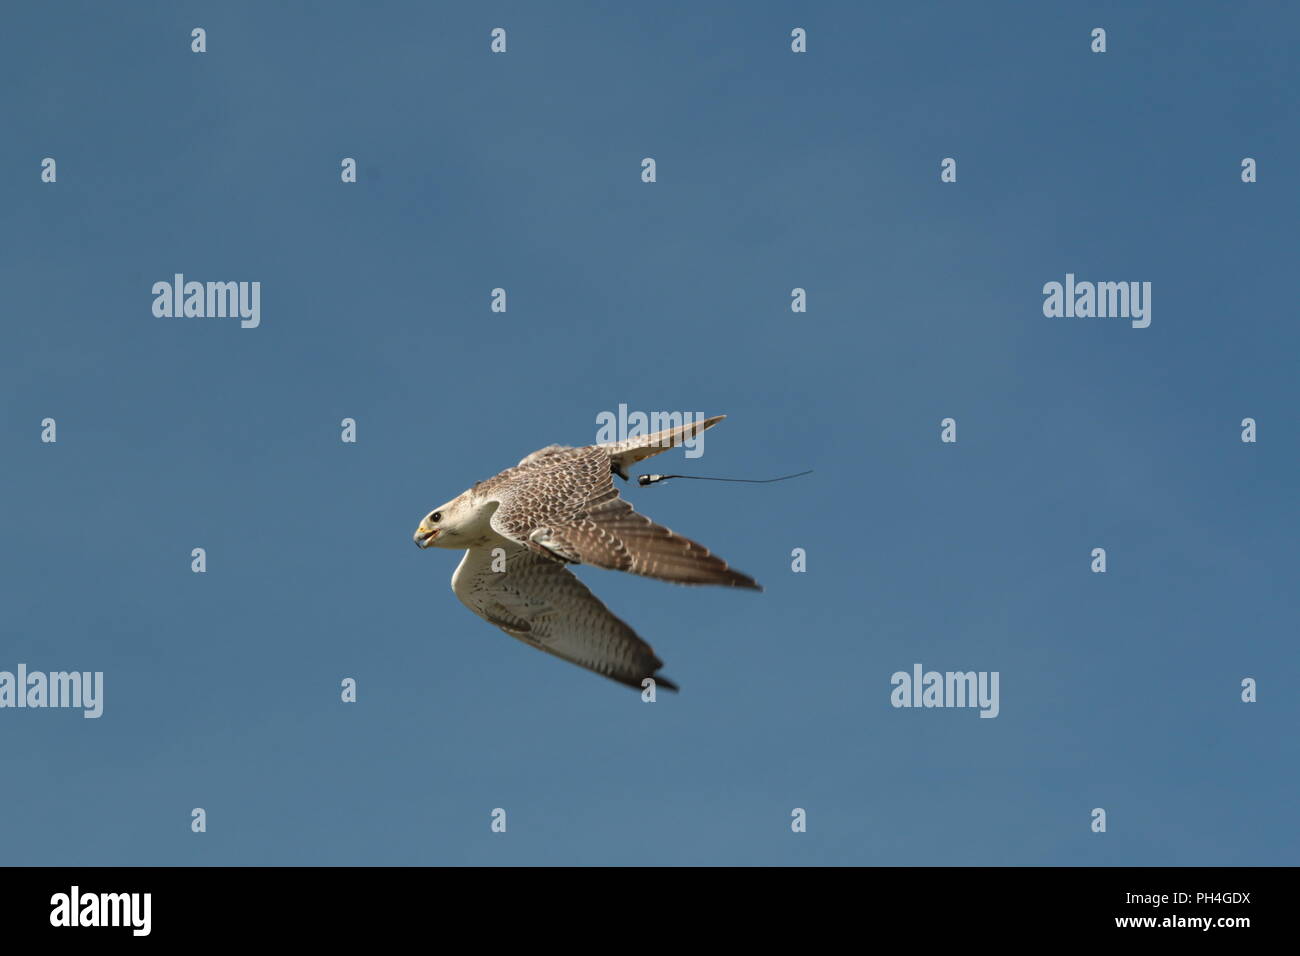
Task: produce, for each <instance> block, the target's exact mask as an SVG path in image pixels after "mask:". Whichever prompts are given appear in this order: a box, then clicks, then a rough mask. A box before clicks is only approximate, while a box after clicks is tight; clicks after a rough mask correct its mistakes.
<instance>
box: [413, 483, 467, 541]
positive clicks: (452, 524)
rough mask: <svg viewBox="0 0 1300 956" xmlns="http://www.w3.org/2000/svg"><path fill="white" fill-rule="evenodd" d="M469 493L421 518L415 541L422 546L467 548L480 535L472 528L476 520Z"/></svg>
mask: <svg viewBox="0 0 1300 956" xmlns="http://www.w3.org/2000/svg"><path fill="white" fill-rule="evenodd" d="M475 518H476V514H475V509H474V508H472V507H471V505H470V502H469V495H468V493H466V494H463V495H460V496H459V497H457V498H453V499H452V500H451V501H449V502H447V503H446V504H445V505H439V506H438V507H437V508H434V509H433V510H432V511H430V512H429V513H428V514H427V515H425V516H424V517H423V518H421V519H420V524H419V526H418V527H417V528H416V529H415V535H414V538H415V543H416V545H417V546H418V547H421V548H467V547H469V546H470V543H471V541H472V540H473V539H474V538H477V537H478V536H479V535H478V533H476V529H475V531H474V532H472V530H471V526H472V525H474V524H477V522H476V521H475Z"/></svg>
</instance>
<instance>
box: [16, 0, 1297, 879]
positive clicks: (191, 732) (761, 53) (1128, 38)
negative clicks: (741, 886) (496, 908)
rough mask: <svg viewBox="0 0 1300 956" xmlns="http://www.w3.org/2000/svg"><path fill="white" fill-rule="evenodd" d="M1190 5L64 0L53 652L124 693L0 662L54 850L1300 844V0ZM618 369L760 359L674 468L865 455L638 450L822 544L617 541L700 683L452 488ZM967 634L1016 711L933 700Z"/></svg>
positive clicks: (35, 510) (549, 854) (45, 110)
mask: <svg viewBox="0 0 1300 956" xmlns="http://www.w3.org/2000/svg"><path fill="white" fill-rule="evenodd" d="M1146 7H1147V8H1146V9H1142V10H1133V9H1129V5H1126V4H1105V3H1099V4H1082V3H1059V4H1042V5H1031V4H998V3H994V4H979V5H971V4H964V3H920V4H907V5H897V6H895V7H893V8H886V7H880V6H878V5H870V6H868V5H864V4H852V3H842V4H830V3H827V4H817V5H815V9H813V10H809V9H807V8H806V7H805V5H802V4H784V3H745V4H739V3H736V4H717V3H710V4H698V3H697V4H671V3H667V4H656V5H655V6H654V7H653V8H647V7H645V6H638V5H631V4H629V5H599V6H598V5H595V4H590V5H586V4H547V5H538V4H532V3H520V4H504V3H497V4H490V5H474V4H443V5H437V6H436V7H435V6H434V5H430V4H414V3H410V4H397V3H376V4H367V5H365V6H363V7H343V6H339V7H338V8H337V9H325V8H324V5H316V4H305V3H296V4H290V3H285V4H258V3H223V4H198V3H188V4H186V3H182V4H165V3H153V4H148V3H142V4H130V5H120V6H117V7H115V8H114V9H112V10H109V9H106V8H104V7H103V6H102V5H98V4H90V3H81V4H42V5H28V6H26V7H24V8H22V9H20V10H15V11H13V13H12V14H11V16H10V18H9V24H8V27H7V29H6V30H5V31H4V33H3V35H2V36H0V80H2V82H0V91H3V92H0V104H3V115H4V118H5V124H4V125H5V132H6V135H5V145H4V148H3V149H2V150H0V201H2V203H3V208H4V210H5V215H4V225H3V236H4V245H5V255H4V256H3V257H0V276H3V281H4V286H5V289H6V292H7V299H8V307H7V309H6V318H5V320H4V324H3V341H4V345H5V348H4V349H3V350H0V394H2V395H3V403H0V436H3V440H4V447H5V449H6V454H5V456H4V467H3V487H4V491H5V495H4V498H5V502H6V506H5V507H4V508H3V509H2V510H0V533H3V537H4V541H5V544H6V546H5V548H4V549H3V551H0V562H3V567H2V568H0V571H2V572H3V573H2V574H0V582H3V583H0V595H2V600H0V603H2V604H3V606H4V608H5V614H4V615H3V620H0V670H13V669H14V668H16V666H17V665H18V664H19V663H20V662H21V663H25V664H26V665H27V666H28V667H29V668H30V669H33V670H45V671H53V670H65V669H75V670H90V671H103V672H104V675H105V677H104V681H105V703H104V715H103V717H102V718H100V719H98V720H85V719H82V717H81V716H80V713H79V712H76V711H64V710H0V750H2V751H3V753H4V754H5V765H6V772H5V777H6V780H7V781H8V785H6V786H4V787H3V788H0V819H3V820H4V821H6V824H7V825H6V826H5V828H4V829H5V838H4V841H3V847H4V848H3V850H2V851H0V861H3V862H5V863H15V864H174V865H190V864H350V863H364V864H542V863H558V864H589V863H593V864H594V863H600V864H633V863H649V864H796V865H803V864H830V863H834V864H894V865H927V864H948V865H965V864H1049V865H1057V864H1085V865H1091V864H1097V865H1111V864H1123V865H1162V864H1172V865H1184V864H1186V865H1190V864H1293V863H1295V862H1296V860H1297V842H1298V841H1297V838H1296V826H1295V821H1294V809H1295V797H1296V792H1297V784H1298V783H1300V780H1298V778H1297V770H1296V767H1297V766H1298V765H1300V760H1298V759H1297V758H1298V757H1300V754H1298V753H1297V745H1296V736H1295V727H1296V726H1297V719H1298V718H1300V707H1298V706H1297V703H1296V698H1295V689H1296V686H1297V684H1296V682H1297V676H1298V665H1300V657H1298V655H1297V650H1296V641H1295V633H1296V628H1295V621H1296V616H1297V610H1298V608H1297V604H1298V601H1297V597H1296V588H1295V573H1296V568H1297V555H1296V543H1295V538H1296V535H1295V528H1296V519H1297V507H1296V494H1295V487H1296V481H1295V477H1296V473H1297V464H1298V463H1300V456H1298V455H1297V443H1296V429H1295V422H1294V416H1295V410H1296V407H1297V401H1296V399H1297V386H1296V382H1297V375H1296V372H1297V367H1296V361H1297V359H1296V356H1297V347H1298V346H1300V333H1297V327H1296V322H1295V314H1294V313H1295V296H1294V291H1293V282H1294V274H1295V251H1296V242H1295V223H1296V221H1297V220H1298V219H1300V215H1298V214H1300V209H1298V208H1297V206H1298V203H1297V192H1296V190H1295V187H1294V183H1293V182H1291V181H1290V176H1291V174H1290V171H1289V166H1288V164H1289V162H1290V159H1291V157H1292V156H1293V155H1294V154H1295V153H1296V152H1297V150H1298V149H1300V134H1298V133H1297V129H1300V126H1298V125H1297V118H1298V117H1297V104H1296V100H1295V95H1294V94H1295V90H1296V89H1297V88H1300V63H1298V61H1297V60H1296V58H1295V56H1294V51H1293V49H1292V47H1293V43H1292V38H1293V37H1294V35H1295V33H1296V30H1297V29H1298V28H1300V14H1297V12H1296V10H1295V8H1294V7H1293V6H1290V5H1287V4H1281V3H1277V4H1274V3H1242V4H1234V5H1231V6H1222V5H1219V4H1209V3H1192V4H1174V3H1167V4H1152V5H1146ZM196 26H202V27H204V28H205V29H206V30H207V43H208V52H206V53H204V54H201V55H199V54H194V53H192V52H190V30H191V29H192V28H193V27H196ZM497 26H500V27H504V28H505V29H506V30H507V31H508V43H509V47H508V52H507V53H506V54H505V55H492V54H490V53H489V52H488V42H489V36H488V34H489V31H490V30H491V29H492V28H493V27H497ZM1098 26H1100V27H1104V28H1105V29H1106V30H1107V34H1108V37H1107V39H1108V51H1107V52H1106V53H1105V54H1093V53H1091V52H1090V51H1089V43H1090V39H1089V34H1090V31H1091V30H1092V29H1093V28H1094V27H1098ZM794 27H803V28H805V29H806V30H807V31H808V47H809V52H808V53H806V54H802V55H795V54H793V53H791V52H790V48H789V33H790V30H791V29H792V28H794ZM47 156H49V157H54V158H55V159H56V160H57V164H58V166H57V170H58V181H57V182H56V183H53V184H47V183H42V182H41V181H40V162H41V160H42V159H43V158H44V157H47ZM345 156H346V157H355V158H356V159H357V162H358V169H359V181H358V182H357V183H355V184H346V185H345V184H343V183H341V182H340V179H339V163H340V160H341V159H342V158H343V157H345ZM646 156H651V157H654V158H655V159H656V161H657V164H658V166H657V178H658V181H657V182H655V183H653V184H646V183H642V182H641V181H640V163H641V160H642V158H643V157H646ZM1247 156H1249V157H1253V158H1255V159H1257V160H1258V164H1259V181H1258V182H1257V183H1254V184H1244V183H1242V182H1241V179H1240V163H1241V160H1242V158H1243V157H1247ZM944 157H954V158H955V159H956V160H957V163H958V181H957V182H956V183H949V184H945V183H941V182H940V181H939V163H940V160H942V159H943V158H944ZM177 272H181V273H184V274H185V275H186V276H187V277H188V278H191V279H198V280H222V281H225V280H246V281H251V280H256V281H259V282H261V284H262V299H261V309H262V318H261V325H260V327H259V328H256V329H241V328H239V327H238V324H237V323H235V322H232V321H231V320H223V319H175V318H170V319H169V318H157V317H155V316H154V315H153V314H152V311H151V305H152V301H153V296H152V295H151V293H150V289H151V286H152V285H153V283H154V282H157V281H160V280H169V279H170V278H171V277H172V275H173V274H174V273H177ZM1067 272H1072V273H1075V274H1076V275H1078V276H1079V278H1080V279H1092V280H1095V281H1101V280H1124V281H1129V280H1133V281H1139V280H1140V281H1150V282H1151V283H1152V287H1153V296H1152V299H1153V302H1152V306H1153V309H1152V324H1151V326H1150V328H1147V329H1141V330H1139V329H1133V328H1131V327H1130V325H1129V323H1128V322H1127V321H1124V320H1120V319H1063V318H1062V319H1049V318H1046V317H1044V315H1043V313H1042V301H1043V297H1042V292H1041V290H1042V286H1043V284H1044V283H1046V282H1050V281H1062V280H1063V279H1064V276H1065V274H1066V273H1067ZM498 286H499V287H504V288H506V289H507V292H508V295H509V311H508V312H507V313H505V314H493V313H491V312H490V311H489V309H488V304H489V293H490V290H491V289H493V288H494V287H498ZM794 287H802V288H805V289H806V290H807V293H808V311H807V313H804V314H795V313H792V312H791V310H790V290H791V289H792V288H794ZM620 403H626V404H627V405H628V406H629V407H630V408H632V409H642V410H647V411H649V410H681V411H699V412H705V413H707V414H719V413H725V414H727V415H728V416H729V417H728V420H727V421H726V422H725V423H723V424H722V425H721V426H719V427H718V428H716V429H714V430H712V431H710V432H709V433H708V437H707V439H706V443H705V454H704V456H703V457H702V458H700V459H698V460H686V459H684V458H683V457H682V456H681V454H680V453H678V452H670V453H668V454H666V455H664V456H662V457H661V458H658V459H655V460H654V462H653V466H654V467H653V469H648V470H655V471H673V472H677V471H685V472H687V473H694V474H702V475H727V476H732V475H741V476H753V477H767V476H770V475H776V474H783V473H787V472H792V471H799V470H802V469H805V468H813V469H815V474H814V475H812V476H810V477H807V478H803V479H799V480H798V481H794V482H788V483H785V484H778V485H766V486H763V485H759V486H746V485H725V484H709V483H704V482H676V483H668V484H664V485H660V486H656V487H652V488H638V487H636V486H632V487H630V488H627V489H626V494H627V497H628V498H629V499H630V500H632V502H633V503H634V504H635V505H636V506H637V507H638V509H639V510H642V511H644V512H646V513H648V514H650V515H652V516H653V517H654V518H655V519H656V520H658V521H660V522H662V523H665V524H667V525H668V526H670V527H672V528H674V529H676V530H678V531H681V532H683V533H685V534H688V535H690V536H691V537H694V538H696V539H698V540H700V541H702V542H704V543H705V544H707V545H708V546H709V547H711V548H713V549H714V550H715V551H717V552H718V553H720V554H722V555H723V556H724V557H726V558H727V559H729V560H730V561H731V562H732V563H733V564H734V565H735V566H736V567H738V568H740V569H742V570H743V571H745V572H747V573H750V574H752V575H754V576H755V577H756V578H758V580H759V581H760V582H762V583H763V584H764V585H765V587H766V590H765V591H764V592H763V593H761V594H755V593H747V592H733V591H729V590H724V589H686V588H679V587H675V586H672V585H669V584H665V583H661V582H657V581H652V580H647V579H643V578H635V577H632V576H629V575H620V574H616V573H613V572H608V571H600V570H597V569H582V570H581V571H580V572H579V574H580V577H582V579H583V580H584V581H585V582H586V583H587V584H588V585H589V586H590V587H591V588H592V589H593V590H594V591H595V592H596V593H597V594H598V595H599V596H600V597H601V598H602V599H603V600H605V601H606V603H607V604H609V605H610V607H611V609H612V610H613V611H614V612H615V613H617V614H618V615H620V616H621V617H623V618H624V619H626V620H627V621H628V622H629V623H631V624H632V625H633V626H634V627H635V628H637V630H638V631H639V632H640V633H641V634H642V636H644V637H645V638H646V639H647V640H649V641H650V642H651V643H652V644H653V645H654V647H655V649H656V651H657V652H658V653H659V655H660V656H661V657H662V658H663V659H664V660H665V662H666V666H665V668H664V673H665V674H667V675H668V676H670V677H672V678H673V679H674V680H676V681H677V682H678V683H680V685H681V687H682V692H681V694H680V695H676V696H673V695H668V694H664V695H661V696H660V698H659V700H658V701H657V702H656V703H655V704H653V705H649V704H644V703H642V702H641V700H640V698H639V697H638V695H636V694H635V693H633V692H631V691H628V690H626V689H625V688H622V687H619V686H618V685H616V684H613V683H610V682H606V681H603V680H601V679H599V678H597V677H595V676H593V675H591V674H589V673H587V672H585V671H582V670H580V669H578V668H575V667H572V666H570V665H567V664H564V663H563V662H560V661H558V660H555V659H553V658H550V657H547V656H545V655H542V654H538V653H536V652H535V651H531V650H529V649H527V648H525V647H524V646H523V645H521V644H519V643H518V642H516V641H513V640H511V639H510V638H508V637H506V636H505V635H504V634H502V633H500V632H499V631H497V630H496V629H494V628H492V627H490V626H488V625H487V624H485V623H484V622H482V621H480V620H479V619H477V618H476V617H474V616H473V615H472V614H471V613H470V612H469V611H468V610H467V609H465V608H464V607H462V606H461V605H460V604H459V602H458V601H457V600H456V599H455V597H454V595H453V594H452V593H451V590H450V587H449V579H450V576H451V572H452V570H453V568H454V567H455V564H456V561H457V560H458V555H456V554H453V553H450V552H443V551H436V550H431V551H427V552H420V551H417V549H416V548H415V547H413V545H412V544H411V540H410V536H411V532H412V531H413V530H414V527H415V524H416V523H417V522H418V520H419V519H420V517H421V516H422V515H423V514H424V513H426V512H427V511H428V509H430V508H432V507H433V506H435V505H437V504H440V503H442V502H444V501H446V500H447V499H449V498H451V497H453V496H454V495H456V494H458V493H459V492H460V491H461V490H463V489H464V488H465V487H467V486H468V485H470V484H472V483H473V482H474V481H476V480H479V479H482V478H486V477H489V476H491V475H493V474H495V473H496V472H497V471H498V470H500V469H501V468H504V467H506V466H508V465H511V464H514V463H515V462H516V461H517V460H518V459H519V458H521V457H523V456H524V455H525V454H527V453H528V452H531V451H533V450H534V449H536V448H539V447H541V446H543V445H546V444H550V443H553V442H559V443H564V444H575V445H577V444H586V443H588V442H590V441H592V440H594V437H595V431H596V416H597V415H598V414H599V413H600V412H601V411H604V410H614V409H617V408H618V406H619V404H620ZM949 416H951V417H953V418H955V419H956V421H957V423H958V441H957V443H955V444H944V443H941V442H940V441H939V422H940V420H941V419H943V418H945V417H949ZM46 417H52V418H54V419H55V420H56V421H57V423H58V425H57V427H58V441H57V443H55V444H45V443H42V442H41V441H40V422H41V420H42V419H44V418H46ZM344 417H351V418H354V419H355V420H356V421H357V423H358V441H357V443H356V444H344V443H342V442H341V441H340V440H339V431H340V429H339V422H340V420H341V419H343V418H344ZM1244 417H1253V418H1255V419H1256V420H1257V422H1258V428H1259V440H1258V442H1257V443H1255V444H1244V443H1242V442H1241V441H1240V437H1239V435H1240V430H1241V429H1240V422H1241V420H1242V419H1243V418H1244ZM642 470H647V469H644V468H643V469H642ZM195 547H203V548H205V549H206V551H207V556H208V570H207V572H206V573H204V574H194V573H192V572H191V570H190V560H191V559H190V552H191V549H192V548H195ZM1095 547H1104V548H1105V549H1106V551H1107V555H1108V570H1107V572H1106V573H1105V574H1093V573H1091V572H1090V570H1089V563H1090V560H1091V559H1090V553H1091V551H1092V549H1093V548H1095ZM793 548H804V549H806V551H807V555H808V570H807V572H806V573H802V574H796V573H792V571H791V567H790V562H791V557H790V554H791V550H792V549H793ZM918 662H919V663H921V664H922V665H924V667H926V668H927V669H936V670H940V671H947V670H977V671H997V672H999V674H1000V676H1001V680H1000V688H1001V700H1000V714H999V716H998V717H997V718H996V719H992V720H988V719H979V718H978V716H977V713H976V712H975V711H973V710H968V709H928V710H927V709H921V710H910V709H895V708H893V707H891V706H890V703H889V698H890V691H891V689H892V688H891V685H890V676H891V675H892V674H893V673H894V672H895V671H898V670H910V669H911V668H912V665H913V664H914V663H918ZM344 677H354V678H355V679H356V680H357V682H358V688H359V689H358V698H359V699H358V701H357V702H356V703H355V704H343V703H342V702H340V700H339V682H340V680H342V679H343V678H344ZM1244 677H1253V678H1255V679H1256V680H1257V681H1258V682H1259V701H1258V702H1257V703H1254V704H1244V703H1242V702H1241V700H1240V697H1239V695H1240V682H1241V680H1242V679H1243V678H1244ZM194 807H202V808H204V809H205V810H206V811H207V814H208V831H207V832H206V833H204V834H195V833H192V832H191V831H190V811H191V809H192V808H194ZM496 807H502V808H505V809H506V811H507V814H508V830H507V832H506V833H505V834H493V833H491V832H490V830H489V822H490V819H489V814H490V813H491V811H492V809H493V808H496ZM795 807H801V808H804V809H806V810H807V813H808V832H806V833H803V834H794V833H792V832H791V830H790V825H789V824H790V813H791V810H792V808H795ZM1094 807H1103V808H1105V809H1106V811H1107V814H1108V828H1107V832H1106V833H1104V834H1097V833H1092V832H1091V831H1090V827H1089V824H1090V822H1091V817H1090V812H1091V810H1092V809H1093V808H1094Z"/></svg>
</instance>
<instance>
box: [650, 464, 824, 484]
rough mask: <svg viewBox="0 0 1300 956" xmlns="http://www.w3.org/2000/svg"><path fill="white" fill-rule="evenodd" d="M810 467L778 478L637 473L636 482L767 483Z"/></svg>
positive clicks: (781, 479)
mask: <svg viewBox="0 0 1300 956" xmlns="http://www.w3.org/2000/svg"><path fill="white" fill-rule="evenodd" d="M811 474H812V469H811V468H810V469H809V470H808V471H801V472H799V473H798V474H796V475H782V476H781V477H780V478H706V477H704V476H703V475H638V476H637V479H636V480H637V484H639V485H642V486H645V485H653V484H654V483H655V482H656V481H667V480H668V479H669V478H690V479H691V480H692V481H743V482H745V483H746V484H750V485H769V484H771V483H772V482H774V481H786V480H788V479H790V478H802V477H803V476H804V475H811Z"/></svg>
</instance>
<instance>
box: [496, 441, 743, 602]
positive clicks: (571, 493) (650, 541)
mask: <svg viewBox="0 0 1300 956" xmlns="http://www.w3.org/2000/svg"><path fill="white" fill-rule="evenodd" d="M545 452H546V454H545V455H542V456H541V457H538V458H533V456H530V457H529V458H526V459H524V462H525V463H524V464H521V465H519V466H516V467H515V468H511V469H509V470H508V471H505V472H502V473H501V474H500V475H498V476H497V477H496V478H494V479H492V482H491V484H489V483H485V488H484V490H483V492H482V494H483V495H484V496H485V497H489V498H495V499H496V500H498V501H500V507H499V508H498V509H497V511H496V513H495V514H494V515H493V516H492V526H493V527H494V528H495V529H496V530H497V531H498V532H499V533H501V534H503V535H505V536H506V537H508V538H511V539H513V540H515V541H517V542H519V543H520V544H522V545H524V546H526V547H529V548H531V549H533V550H534V551H538V552H543V553H547V554H549V555H551V556H553V557H555V558H558V559H560V560H563V561H571V562H575V563H582V564H593V565H595V566H596V567H600V568H610V569H612V570H615V571H627V572H630V573H631V574H640V575H644V576H645V577H650V578H658V579H660V580H663V581H673V582H676V583H678V584H720V585H726V586H729V587H742V588H754V589H756V590H762V589H761V588H760V587H759V585H758V583H757V582H756V581H754V579H753V578H751V577H749V576H748V575H746V574H741V573H740V572H739V571H734V570H732V569H731V568H730V567H728V566H727V562H726V561H724V560H723V559H722V558H719V557H718V556H717V555H715V554H713V553H712V552H711V551H709V549H708V548H706V547H704V545H702V544H699V543H698V542H695V541H692V540H691V539H690V538H684V537H682V536H681V535H679V534H675V533H673V532H672V531H670V530H669V529H668V528H665V527H664V526H663V525H660V524H655V522H653V521H651V520H650V519H649V518H647V517H646V516H645V515H642V514H638V513H637V512H636V511H635V510H634V509H633V508H632V506H631V505H630V504H628V503H627V502H626V501H624V500H623V499H622V498H620V497H619V494H618V489H617V488H615V487H614V483H613V480H612V479H611V476H610V468H611V459H610V456H609V454H608V453H607V452H606V451H605V450H604V449H603V448H601V447H600V446H591V447H587V448H569V449H545ZM530 459H531V460H530Z"/></svg>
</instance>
